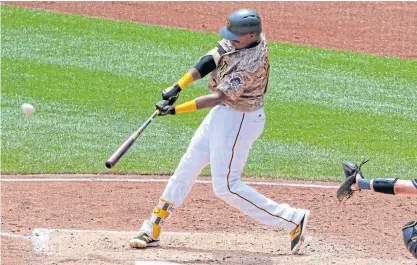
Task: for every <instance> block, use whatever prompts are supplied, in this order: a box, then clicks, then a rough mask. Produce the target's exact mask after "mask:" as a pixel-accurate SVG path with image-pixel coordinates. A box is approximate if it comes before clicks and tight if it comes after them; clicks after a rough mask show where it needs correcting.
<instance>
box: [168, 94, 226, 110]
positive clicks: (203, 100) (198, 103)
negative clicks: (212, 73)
mask: <svg viewBox="0 0 417 265" xmlns="http://www.w3.org/2000/svg"><path fill="white" fill-rule="evenodd" d="M226 98H227V96H226V95H225V94H224V93H223V92H221V91H217V92H216V93H213V94H211V95H206V96H201V97H198V98H196V99H193V100H190V101H188V102H185V103H183V104H180V105H177V106H175V114H180V113H184V112H191V111H196V110H199V109H206V108H210V107H213V106H216V105H218V104H220V103H221V102H223V101H224V100H225V99H226Z"/></svg>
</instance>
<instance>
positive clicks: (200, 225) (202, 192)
mask: <svg viewBox="0 0 417 265" xmlns="http://www.w3.org/2000/svg"><path fill="white" fill-rule="evenodd" d="M6 177H7V178H8V179H10V178H12V179H14V180H15V181H16V182H4V181H3V182H2V187H1V194H2V195H1V199H2V231H3V232H6V233H8V234H10V235H14V236H15V237H10V236H6V237H4V236H3V237H2V240H3V242H2V243H3V244H2V260H3V261H4V263H3V264H22V265H23V264H133V261H135V260H165V261H167V260H169V261H175V262H186V263H187V264H290V263H294V262H295V263H296V264H300V263H302V264H312V265H316V264H317V265H318V264H356V265H358V264H359V265H364V264H416V261H415V260H412V259H411V257H410V255H409V253H408V252H407V251H406V249H405V248H404V246H403V244H402V238H401V234H400V230H401V227H402V225H403V224H404V223H405V222H406V221H408V220H412V219H414V218H415V216H416V209H417V202H416V201H415V200H411V199H410V198H404V197H394V196H389V195H386V196H380V195H376V194H371V193H369V192H361V193H358V194H356V196H355V197H354V198H352V199H351V200H350V201H348V202H347V203H345V204H342V205H340V204H339V203H338V202H337V200H336V198H335V189H334V188H300V187H291V186H271V185H253V187H254V188H256V189H257V190H259V191H260V192H262V193H263V194H265V195H266V196H268V197H270V198H271V199H273V200H275V201H277V202H286V203H289V204H291V205H292V206H295V207H306V208H308V209H310V210H311V212H312V219H311V222H310V225H309V231H308V236H309V243H308V244H307V246H306V248H304V249H303V250H302V255H299V256H291V255H290V254H289V253H290V252H289V237H288V235H286V234H285V233H284V232H283V231H281V230H279V229H271V228H268V227H267V226H264V225H260V224H258V223H257V222H256V221H255V220H253V219H251V218H249V217H247V216H245V215H244V214H242V213H240V212H239V211H237V210H235V209H234V208H231V207H230V206H228V205H226V204H225V203H224V202H223V201H221V200H219V199H218V198H216V197H215V195H214V193H213V191H212V188H211V185H210V184H196V185H195V186H194V188H193V190H192V191H191V194H190V196H189V197H188V198H187V199H186V201H185V202H184V204H183V206H182V207H180V208H178V209H177V211H176V212H175V214H174V216H173V218H172V219H171V220H170V221H169V222H167V223H166V225H165V226H164V229H165V231H169V232H184V233H189V232H193V233H197V234H190V235H188V234H185V235H180V236H179V235H170V234H169V235H167V236H165V237H164V238H163V240H165V241H163V242H164V243H163V246H162V247H161V248H156V249H148V250H146V251H140V250H139V251H134V250H130V249H129V247H128V245H127V239H128V238H129V237H130V236H131V234H123V233H118V234H117V233H116V234H114V233H112V232H111V231H136V230H137V229H138V227H139V226H140V224H141V222H142V220H143V219H144V218H146V217H147V216H148V215H149V214H150V210H151V209H152V208H153V206H154V204H155V203H156V202H157V200H158V198H159V196H160V194H161V193H162V191H163V189H164V187H165V185H166V183H165V182H132V183H130V182H127V181H125V182H114V181H115V180H116V179H117V178H121V177H123V178H124V179H131V180H137V179H144V178H153V177H151V176H142V177H141V176H109V175H105V176H93V175H91V176H87V177H86V176H72V175H68V176H65V175H59V176H53V175H52V176H6ZM4 178H5V176H3V179H4ZM29 178H37V179H39V178H47V179H51V178H71V179H77V180H79V181H78V182H68V181H55V182H34V181H31V182H21V181H20V182H18V181H17V180H18V179H21V180H24V179H26V180H28V179H29ZM86 178H87V179H89V180H92V179H97V178H108V179H109V180H112V181H113V182H111V181H108V182H104V181H103V182H97V181H87V180H86ZM157 179H158V180H161V179H162V180H163V179H164V178H163V177H160V178H157ZM204 180H207V179H204ZM259 181H263V182H265V181H271V182H277V180H266V179H263V180H259ZM278 182H280V181H278ZM286 183H287V184H288V182H286ZM300 183H302V182H297V183H295V184H300ZM309 184H312V183H309ZM316 184H317V183H316ZM318 184H322V183H318ZM336 184H337V183H327V186H332V185H333V186H335V185H336ZM37 228H48V229H58V231H50V236H49V242H48V243H43V244H44V245H45V244H46V245H47V246H48V250H47V251H43V252H40V253H38V254H36V252H35V251H34V249H36V248H35V245H34V243H33V242H34V241H33V239H32V241H30V240H29V239H28V238H24V237H23V236H26V237H28V236H34V234H36V233H34V229H37ZM60 229H62V231H61V230H60ZM68 229H69V230H74V229H76V230H83V231H84V230H85V231H84V232H77V231H66V230H68ZM88 234H89V235H90V236H87V235H88ZM99 239H101V240H102V242H100V240H99ZM97 240H98V241H97ZM31 245H32V247H31ZM376 253H378V254H377V255H376ZM29 261H30V262H29ZM129 261H130V262H131V263H129ZM255 261H256V262H255Z"/></svg>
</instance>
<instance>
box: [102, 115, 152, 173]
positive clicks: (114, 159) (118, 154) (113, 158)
mask: <svg viewBox="0 0 417 265" xmlns="http://www.w3.org/2000/svg"><path fill="white" fill-rule="evenodd" d="M158 114H159V110H155V112H154V113H153V114H152V116H151V117H149V119H147V120H146V121H145V123H144V124H142V126H140V128H139V129H138V130H137V131H136V132H135V133H133V134H132V135H131V136H130V137H129V138H128V139H127V140H126V141H125V142H124V143H123V144H122V145H121V146H120V147H119V148H118V149H117V150H116V152H114V153H113V154H112V155H111V156H110V157H109V159H107V161H106V167H107V168H112V167H114V165H116V163H117V162H118V161H119V160H120V158H122V156H123V155H124V154H125V153H126V152H127V150H129V148H130V147H131V146H132V145H133V143H134V142H135V141H136V139H138V137H139V136H140V135H141V134H142V132H143V131H144V130H145V129H146V127H148V125H149V124H150V123H151V122H152V121H153V119H154V118H155V117H156V116H157V115H158Z"/></svg>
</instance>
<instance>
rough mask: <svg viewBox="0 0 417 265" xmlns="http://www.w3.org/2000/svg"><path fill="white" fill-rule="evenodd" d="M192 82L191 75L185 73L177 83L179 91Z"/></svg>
mask: <svg viewBox="0 0 417 265" xmlns="http://www.w3.org/2000/svg"><path fill="white" fill-rule="evenodd" d="M192 82H194V77H193V75H192V74H190V73H186V74H185V75H184V76H183V77H181V79H180V81H178V85H179V86H180V88H181V89H183V88H184V87H186V86H188V85H189V84H191V83H192Z"/></svg>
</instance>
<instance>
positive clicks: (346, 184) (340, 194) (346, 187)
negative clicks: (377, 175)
mask: <svg viewBox="0 0 417 265" xmlns="http://www.w3.org/2000/svg"><path fill="white" fill-rule="evenodd" d="M368 161H369V160H366V159H365V160H363V161H362V163H361V164H360V165H359V166H358V165H357V164H355V163H352V162H343V171H344V172H345V176H346V179H345V181H343V183H342V184H341V185H340V186H339V188H338V189H337V192H336V196H337V199H338V200H339V201H343V200H347V199H349V198H350V197H351V196H352V195H353V192H354V191H356V190H352V188H351V186H352V184H354V183H356V175H357V174H360V175H361V176H362V172H361V166H362V165H363V164H365V163H366V162H368ZM362 177H363V176H362Z"/></svg>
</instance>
